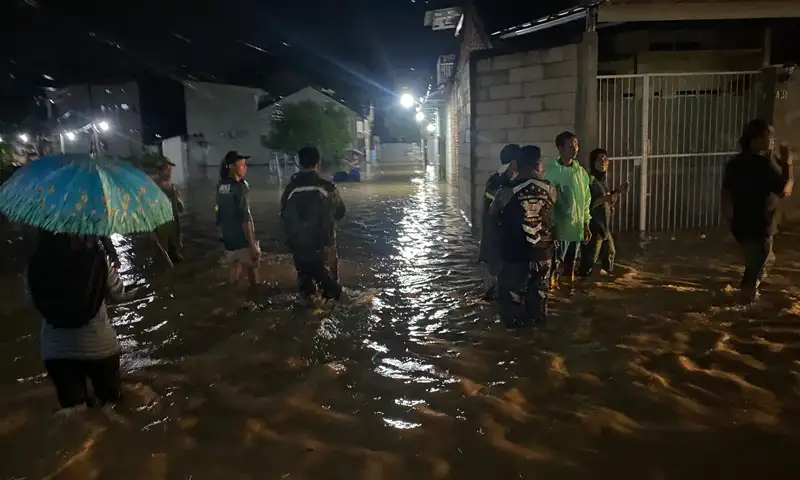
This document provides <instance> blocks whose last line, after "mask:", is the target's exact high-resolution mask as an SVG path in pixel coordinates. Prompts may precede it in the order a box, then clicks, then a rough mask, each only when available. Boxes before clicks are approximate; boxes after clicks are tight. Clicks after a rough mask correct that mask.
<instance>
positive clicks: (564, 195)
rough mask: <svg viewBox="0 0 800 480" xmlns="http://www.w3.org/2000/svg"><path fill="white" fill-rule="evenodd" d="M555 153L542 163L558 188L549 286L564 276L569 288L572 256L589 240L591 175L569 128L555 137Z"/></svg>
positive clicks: (553, 286) (572, 278)
mask: <svg viewBox="0 0 800 480" xmlns="http://www.w3.org/2000/svg"><path fill="white" fill-rule="evenodd" d="M556 147H557V148H558V157H556V158H554V159H552V160H550V161H549V162H548V163H547V164H546V165H545V173H544V179H545V180H547V181H548V182H550V183H551V184H553V185H554V186H555V187H556V189H557V190H558V199H557V200H556V205H555V211H554V214H553V226H554V229H555V240H556V242H555V243H556V248H555V262H554V265H553V271H552V275H551V276H550V288H556V287H558V282H559V278H560V277H561V276H562V275H563V276H564V277H565V278H566V280H567V283H568V285H567V288H568V289H569V291H570V292H572V290H573V288H574V283H575V263H576V262H575V260H576V259H577V258H578V252H579V251H580V248H579V247H580V244H581V242H585V241H589V239H591V237H592V234H591V231H590V230H589V220H590V219H591V207H592V194H591V191H590V190H589V184H590V182H591V179H590V178H589V174H588V173H587V172H586V169H584V168H583V167H582V166H581V165H580V163H578V160H577V157H578V137H577V136H576V135H575V134H574V133H572V132H563V133H560V134H559V135H558V136H557V137H556Z"/></svg>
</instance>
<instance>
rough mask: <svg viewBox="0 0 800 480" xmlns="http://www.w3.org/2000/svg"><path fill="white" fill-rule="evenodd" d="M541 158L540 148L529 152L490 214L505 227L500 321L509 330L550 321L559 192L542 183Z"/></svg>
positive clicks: (530, 147)
mask: <svg viewBox="0 0 800 480" xmlns="http://www.w3.org/2000/svg"><path fill="white" fill-rule="evenodd" d="M541 158H542V153H541V150H540V149H539V147H536V146H533V145H528V146H525V147H523V148H522V150H521V152H520V156H519V158H518V160H517V171H518V175H517V177H516V178H515V179H514V180H513V181H512V182H511V183H510V184H509V185H506V186H504V187H502V188H501V189H500V190H499V191H498V192H497V195H496V196H495V199H494V201H493V202H492V204H491V206H490V210H489V214H490V217H491V218H492V219H493V220H495V221H496V222H497V223H498V224H499V235H498V245H499V247H500V256H501V259H502V261H503V263H502V266H501V267H500V273H499V274H498V276H497V296H498V298H497V300H498V302H499V303H500V316H501V318H502V320H503V322H504V323H505V325H506V326H507V327H509V328H511V327H521V326H529V325H534V324H543V323H544V322H545V321H546V319H547V297H548V285H547V283H548V279H549V277H550V268H551V264H552V259H553V244H554V242H553V230H552V229H553V210H554V205H555V202H556V198H557V196H558V192H557V191H556V188H555V187H554V186H553V185H551V184H550V182H548V181H546V180H543V179H542V163H541Z"/></svg>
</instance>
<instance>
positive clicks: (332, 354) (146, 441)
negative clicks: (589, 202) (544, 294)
mask: <svg viewBox="0 0 800 480" xmlns="http://www.w3.org/2000/svg"><path fill="white" fill-rule="evenodd" d="M209 176H213V172H210V173H209ZM249 180H250V182H251V186H252V188H253V198H252V207H253V214H254V216H255V218H256V230H257V232H258V235H259V237H260V239H261V242H262V249H263V250H264V252H265V262H264V265H263V267H262V273H263V276H264V279H265V280H266V284H265V285H264V288H263V292H262V299H263V304H264V309H263V310H260V311H250V310H247V309H244V310H243V309H240V308H239V306H238V304H239V301H238V300H237V299H236V298H232V297H231V296H230V295H229V294H227V293H226V291H225V290H224V289H223V288H221V282H222V281H223V279H224V276H225V272H224V271H222V270H221V268H220V267H219V265H218V260H219V258H220V254H221V251H220V245H219V242H218V240H217V235H216V232H215V229H214V227H213V222H212V205H213V181H212V180H211V179H207V180H204V179H197V180H195V181H194V182H193V183H192V185H191V186H190V188H189V189H188V192H187V196H188V201H189V202H188V205H189V207H190V211H189V212H188V214H187V216H186V219H185V225H186V227H185V233H186V250H187V259H188V260H187V261H186V262H185V263H184V264H181V265H179V266H178V267H177V268H176V269H174V270H172V271H166V270H165V268H164V266H163V265H162V264H161V263H160V262H159V261H158V258H157V257H156V256H154V255H153V251H152V249H151V248H149V246H148V244H147V241H146V240H143V239H137V238H134V239H129V238H122V237H117V238H115V241H116V242H117V243H118V245H119V248H120V250H121V252H122V256H123V258H124V268H123V270H124V277H125V279H126V280H127V281H128V282H130V283H139V284H142V285H146V289H147V291H148V294H147V295H146V296H145V297H144V298H142V299H141V300H139V301H135V302H132V303H129V304H126V305H121V306H118V307H116V308H115V309H114V310H113V313H114V320H113V321H114V324H115V326H116V328H117V331H118V333H119V335H120V338H121V339H122V345H123V350H124V353H123V368H124V369H125V371H126V372H127V373H126V385H125V389H126V395H127V399H126V400H127V402H126V405H124V406H122V407H120V408H119V409H118V410H117V411H116V412H114V413H111V412H107V411H102V410H100V411H78V412H74V413H73V414H72V415H70V416H68V417H64V416H61V415H58V416H56V415H54V414H53V413H52V412H53V409H54V407H55V406H56V401H55V396H54V393H53V391H52V389H51V386H50V385H49V383H48V382H47V379H46V378H45V376H44V373H43V367H42V364H41V361H40V359H39V352H38V340H37V332H38V328H39V320H38V318H37V316H36V314H35V313H34V312H33V311H32V309H31V308H30V307H28V306H27V305H26V304H25V302H24V300H23V298H22V294H21V280H20V274H21V272H22V268H23V260H21V258H22V251H24V249H25V247H26V245H25V242H24V241H23V240H21V239H19V238H17V237H18V235H17V234H16V233H15V232H14V231H9V230H6V231H4V233H3V235H4V239H3V248H2V249H0V268H1V269H2V274H1V275H0V288H2V292H3V294H2V302H0V318H2V322H3V323H2V325H3V327H2V329H0V358H2V367H0V392H2V394H0V478H9V479H11V478H14V479H20V478H26V479H40V478H48V479H49V478H58V479H93V478H103V479H114V480H126V479H148V480H157V479H190V478H191V479H225V480H234V479H288V480H295V479H332V480H344V479H364V480H380V479H409V480H411V479H450V478H452V479H503V480H504V479H567V478H575V479H606V478H609V479H610V478H614V479H617V478H631V479H643V480H644V479H658V480H661V479H681V480H686V479H710V478H720V479H723V478H725V479H733V478H735V479H784V478H785V479H794V478H797V476H798V473H797V472H798V471H800V470H798V468H799V467H800V455H798V448H800V439H799V438H798V436H799V435H800V415H798V414H799V413H800V410H799V409H798V408H799V407H800V323H798V313H800V305H799V304H798V298H799V297H800V292H799V291H798V288H797V286H796V285H798V282H797V280H798V279H800V242H798V236H796V235H792V234H791V233H788V234H785V235H783V236H782V237H781V238H780V239H779V240H778V242H777V247H776V248H777V253H778V258H779V260H780V262H781V264H780V268H778V269H777V270H776V271H775V275H774V276H773V277H772V278H771V283H770V285H768V286H767V289H766V291H765V294H764V295H763V297H762V298H761V299H760V300H759V301H758V303H757V304H756V305H754V306H752V307H750V308H747V309H744V308H740V307H736V306H735V305H734V298H735V291H734V290H733V289H732V288H731V287H730V284H731V283H735V280H734V279H735V278H736V277H737V276H738V272H739V269H738V267H737V266H736V262H737V260H738V257H737V256H736V250H735V248H734V247H735V246H734V245H733V244H732V243H731V242H730V241H729V240H727V238H726V236H725V235H724V233H722V232H707V233H706V235H703V236H701V235H700V234H699V233H685V234H681V235H679V236H678V237H677V238H671V237H670V236H669V235H666V236H662V237H660V238H654V239H651V240H649V241H647V242H644V243H640V242H639V241H638V239H637V240H636V241H632V240H624V239H622V240H621V241H620V242H619V243H620V247H619V250H620V254H619V256H620V269H619V272H618V273H617V274H616V276H615V277H614V278H609V277H600V278H598V279H597V280H596V281H593V282H591V283H590V284H586V285H584V286H583V287H582V289H581V291H580V293H579V294H578V295H577V296H575V297H573V298H565V297H562V296H558V297H556V299H555V300H554V301H553V303H552V317H551V320H550V323H549V325H548V326H547V327H546V328H543V329H530V330H522V331H506V330H505V329H504V328H502V327H501V325H500V324H499V323H498V321H497V317H496V313H495V312H494V310H493V308H492V307H491V306H490V305H487V304H485V303H483V302H481V301H479V300H477V299H476V297H477V295H476V294H477V288H478V287H477V285H478V278H479V277H478V274H477V272H476V270H475V265H474V262H473V259H474V258H475V254H476V245H475V242H474V241H473V240H472V239H471V238H470V236H469V235H468V228H467V226H466V224H465V222H464V220H463V219H462V216H461V214H460V213H459V210H458V209H457V207H456V206H455V204H454V200H453V196H452V193H453V192H451V191H450V190H449V188H448V187H447V186H446V185H444V184H441V183H439V182H437V181H436V179H435V178H433V177H431V176H429V175H421V174H416V175H410V176H402V175H395V176H384V177H383V178H382V179H381V180H378V181H376V182H373V183H363V184H355V185H343V186H342V187H341V189H342V195H343V197H344V199H345V201H346V202H347V205H348V207H349V212H348V216H347V219H346V220H345V221H344V222H343V223H342V224H341V226H340V228H339V232H340V237H339V239H340V244H341V258H342V268H341V270H342V276H343V279H344V282H345V283H346V284H347V285H348V286H350V287H352V288H355V289H359V290H364V289H376V290H375V291H376V293H375V296H374V299H373V301H372V303H371V305H368V306H365V307H362V308H353V309H350V310H343V311H335V312H333V313H332V314H330V315H329V316H323V315H314V314H312V313H310V312H308V311H306V310H300V309H296V308H295V307H294V305H293V301H292V296H291V295H292V290H293V288H294V282H295V281H294V273H293V270H292V267H291V264H290V259H289V257H288V256H287V255H286V252H285V250H284V249H283V247H282V246H281V241H280V231H279V229H278V222H277V211H276V205H277V201H278V196H279V186H278V185H277V184H276V182H275V180H274V179H271V178H269V177H268V176H267V174H266V173H265V172H263V171H260V170H259V169H257V168H252V169H251V171H250V174H249Z"/></svg>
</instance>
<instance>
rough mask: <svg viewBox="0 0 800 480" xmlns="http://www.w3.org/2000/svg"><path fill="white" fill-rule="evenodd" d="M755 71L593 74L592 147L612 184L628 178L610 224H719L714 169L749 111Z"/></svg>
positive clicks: (646, 227) (653, 227)
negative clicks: (595, 117) (605, 159)
mask: <svg viewBox="0 0 800 480" xmlns="http://www.w3.org/2000/svg"><path fill="white" fill-rule="evenodd" d="M758 79H759V72H711V73H664V74H636V75H610V76H599V77H598V100H599V109H598V110H599V124H598V126H599V133H600V135H599V138H600V146H601V147H603V148H605V149H606V150H608V152H609V158H610V160H611V166H610V172H609V180H610V183H611V184H612V186H616V185H618V184H619V183H622V182H624V181H628V182H630V183H631V189H630V193H629V194H628V196H627V198H623V199H620V203H619V204H618V205H617V208H616V211H617V214H616V215H615V217H614V228H616V229H617V230H620V231H625V230H636V229H638V230H641V231H668V230H678V229H692V228H707V227H714V226H717V225H719V224H720V220H721V219H720V214H719V211H720V208H719V207H720V205H719V187H720V184H721V181H722V170H723V169H724V165H725V163H726V162H727V160H728V159H729V158H730V157H731V156H732V155H734V154H735V152H736V150H737V140H738V136H739V133H740V130H741V126H742V125H743V124H745V123H746V122H747V121H749V120H750V119H751V118H753V117H754V116H755V115H756V109H757V104H758V99H759V96H760V91H761V90H760V87H761V86H760V83H759V82H758Z"/></svg>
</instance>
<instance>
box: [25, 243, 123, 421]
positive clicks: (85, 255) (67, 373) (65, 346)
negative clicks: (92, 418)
mask: <svg viewBox="0 0 800 480" xmlns="http://www.w3.org/2000/svg"><path fill="white" fill-rule="evenodd" d="M25 278H26V281H25V290H26V293H27V295H28V296H29V298H30V299H31V301H32V303H33V305H34V306H35V307H36V309H37V310H38V311H39V313H40V314H41V315H42V317H43V320H44V321H43V322H42V331H41V349H42V359H43V360H44V365H45V369H46V370H47V376H48V377H50V380H51V381H52V382H53V385H54V386H55V388H56V394H57V395H58V401H59V403H60V404H61V407H62V408H69V407H74V406H76V405H80V404H86V405H88V406H92V405H93V404H94V402H95V400H97V401H98V402H99V403H100V404H101V405H103V404H107V403H113V402H116V401H117V400H119V398H120V364H119V356H120V344H119V341H118V340H117V334H116V332H115V331H114V327H112V326H111V322H110V320H109V317H108V311H107V309H106V302H107V301H116V302H122V301H126V300H129V299H131V298H133V297H134V296H135V295H136V292H137V289H132V290H128V289H126V288H125V285H124V284H123V282H122V280H121V279H120V277H119V274H118V273H117V269H116V268H115V267H114V265H113V264H112V263H111V262H110V261H109V259H108V258H107V256H106V253H105V251H104V250H103V248H102V246H101V244H100V240H99V239H98V238H96V237H84V236H80V235H68V234H53V233H50V232H45V231H40V232H39V238H38V242H37V245H36V250H35V252H34V254H33V256H31V259H30V262H29V264H28V271H27V274H26V277H25ZM87 379H89V380H90V381H91V382H92V387H93V390H94V397H93V398H90V396H89V392H88V390H87V388H86V380H87Z"/></svg>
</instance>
